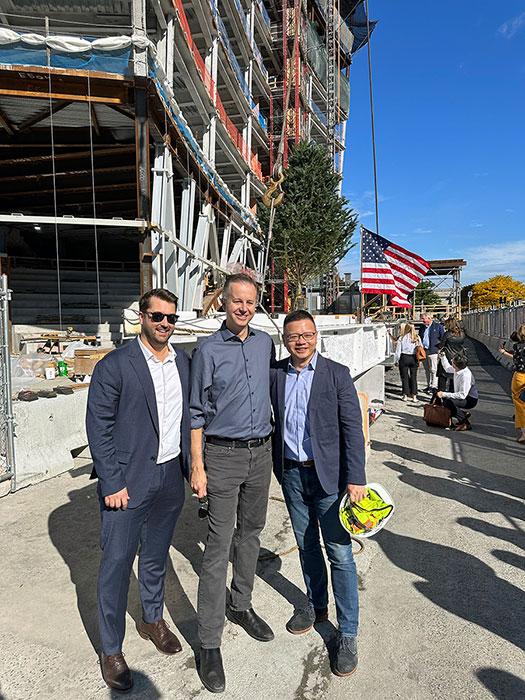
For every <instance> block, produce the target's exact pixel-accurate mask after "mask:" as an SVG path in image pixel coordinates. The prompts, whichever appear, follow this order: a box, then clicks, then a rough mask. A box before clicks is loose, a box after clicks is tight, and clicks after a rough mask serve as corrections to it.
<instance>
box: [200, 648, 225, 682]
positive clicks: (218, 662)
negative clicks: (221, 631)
mask: <svg viewBox="0 0 525 700" xmlns="http://www.w3.org/2000/svg"><path fill="white" fill-rule="evenodd" d="M199 677H200V679H201V681H202V684H203V685H204V687H205V688H206V690H209V691H210V693H224V689H225V688H226V679H225V677H224V668H223V665H222V656H221V650H220V648H219V647H217V649H203V648H202V647H201V651H200V664H199Z"/></svg>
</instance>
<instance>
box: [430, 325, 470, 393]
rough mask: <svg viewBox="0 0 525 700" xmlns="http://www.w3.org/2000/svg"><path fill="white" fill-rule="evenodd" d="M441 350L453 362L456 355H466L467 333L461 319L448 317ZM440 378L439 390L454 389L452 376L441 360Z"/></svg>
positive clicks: (440, 346)
mask: <svg viewBox="0 0 525 700" xmlns="http://www.w3.org/2000/svg"><path fill="white" fill-rule="evenodd" d="M439 349H440V351H443V352H444V353H445V355H446V357H447V360H448V361H449V364H450V363H451V362H452V358H453V357H455V356H456V355H465V354H466V351H465V333H464V332H463V329H462V328H461V326H460V324H459V321H457V320H456V319H455V318H448V319H447V320H446V321H445V333H444V335H443V338H442V339H441V342H440V343H439ZM437 378H438V386H437V388H438V390H439V391H446V390H447V389H448V390H449V391H451V390H452V384H453V381H452V377H451V376H450V374H448V372H447V371H446V370H445V368H444V367H443V363H442V362H439V364H438V369H437Z"/></svg>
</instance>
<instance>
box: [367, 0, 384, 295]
mask: <svg viewBox="0 0 525 700" xmlns="http://www.w3.org/2000/svg"><path fill="white" fill-rule="evenodd" d="M364 2H365V14H366V34H367V42H366V43H367V52H368V89H369V95H370V126H371V131H372V163H373V166H374V200H375V201H374V203H375V214H376V233H377V235H378V236H379V235H380V234H379V195H378V192H377V158H376V130H375V117H374V91H373V81H372V48H371V46H370V13H369V11H368V0H364ZM386 305H387V295H386V294H382V295H381V306H382V307H385V308H386Z"/></svg>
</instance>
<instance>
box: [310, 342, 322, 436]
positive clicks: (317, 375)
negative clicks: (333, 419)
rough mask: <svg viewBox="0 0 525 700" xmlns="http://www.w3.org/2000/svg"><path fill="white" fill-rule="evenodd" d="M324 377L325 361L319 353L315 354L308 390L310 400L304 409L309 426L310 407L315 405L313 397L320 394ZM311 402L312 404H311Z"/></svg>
mask: <svg viewBox="0 0 525 700" xmlns="http://www.w3.org/2000/svg"><path fill="white" fill-rule="evenodd" d="M325 375H326V362H325V359H324V357H323V356H322V355H320V354H319V353H318V354H317V362H316V364H315V370H314V378H313V380H312V387H311V389H310V398H309V399H308V407H307V409H306V414H307V416H308V420H309V421H310V425H311V423H312V420H311V415H310V413H311V407H312V405H315V396H317V394H319V393H320V392H321V389H322V387H323V383H324V381H325ZM312 401H314V403H313V404H312Z"/></svg>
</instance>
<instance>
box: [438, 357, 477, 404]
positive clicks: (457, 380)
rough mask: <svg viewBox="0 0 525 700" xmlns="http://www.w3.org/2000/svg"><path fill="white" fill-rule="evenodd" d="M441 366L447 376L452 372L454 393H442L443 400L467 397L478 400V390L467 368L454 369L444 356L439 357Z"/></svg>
mask: <svg viewBox="0 0 525 700" xmlns="http://www.w3.org/2000/svg"><path fill="white" fill-rule="evenodd" d="M441 364H442V365H443V369H444V370H445V372H448V373H449V374H452V372H454V391H444V392H443V398H444V399H466V398H467V396H470V397H471V398H473V399H477V398H478V388H477V386H476V383H475V381H474V376H473V374H472V372H471V371H470V370H469V368H468V367H465V369H454V367H452V365H451V364H450V362H449V361H448V360H447V357H446V355H444V354H443V355H441Z"/></svg>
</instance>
